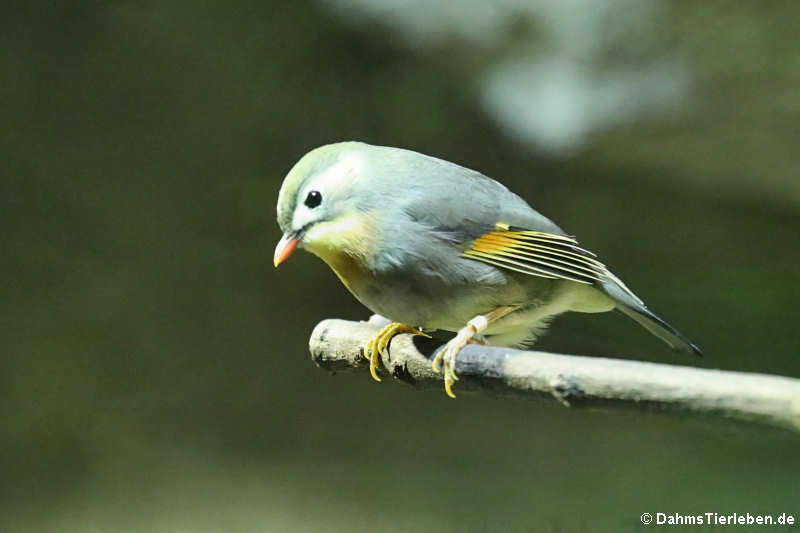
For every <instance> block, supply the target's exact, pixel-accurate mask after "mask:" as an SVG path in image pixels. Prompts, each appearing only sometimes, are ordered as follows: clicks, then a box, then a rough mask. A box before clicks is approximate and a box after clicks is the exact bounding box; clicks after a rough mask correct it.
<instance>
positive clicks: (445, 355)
mask: <svg viewBox="0 0 800 533" xmlns="http://www.w3.org/2000/svg"><path fill="white" fill-rule="evenodd" d="M473 335H475V331H474V330H473V329H472V328H470V327H469V326H468V327H466V328H463V329H461V330H459V332H458V333H457V334H456V336H455V337H453V338H452V339H450V341H449V342H448V343H447V344H446V345H445V346H444V348H442V349H441V350H439V353H438V354H436V357H434V359H433V362H431V368H433V371H434V372H439V368H440V367H442V371H443V373H444V392H445V393H446V394H447V395H448V396H450V397H451V398H455V397H456V395H455V394H453V383H455V382H456V381H458V376H457V375H456V357H458V352H460V351H461V348H463V347H464V346H466V345H467V344H470V343H474V344H486V341H484V340H483V339H475V338H474V337H473Z"/></svg>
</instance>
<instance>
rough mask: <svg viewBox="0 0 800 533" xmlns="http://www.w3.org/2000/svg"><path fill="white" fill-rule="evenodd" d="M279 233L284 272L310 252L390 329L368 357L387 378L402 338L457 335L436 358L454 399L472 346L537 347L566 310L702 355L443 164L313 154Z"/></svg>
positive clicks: (508, 204)
mask: <svg viewBox="0 0 800 533" xmlns="http://www.w3.org/2000/svg"><path fill="white" fill-rule="evenodd" d="M278 224H279V225H280V227H281V230H282V231H283V238H282V239H281V240H280V242H279V243H278V245H277V247H276V248H275V258H274V262H275V266H276V267H277V266H278V265H279V264H280V263H282V262H283V261H285V260H286V259H287V258H288V257H289V256H290V255H291V254H292V252H294V250H295V249H296V248H297V247H300V248H305V249H306V250H308V251H310V252H312V253H314V254H316V255H317V256H319V257H320V258H321V259H322V260H323V261H325V262H326V263H327V264H328V266H330V267H331V268H332V269H333V271H334V272H335V273H336V275H337V276H338V277H339V279H341V280H342V283H344V284H345V286H346V287H347V288H348V289H349V290H350V292H351V293H353V295H354V296H355V297H356V298H358V300H359V301H360V302H361V303H362V304H364V305H365V306H366V307H368V308H369V309H370V310H372V311H373V312H375V313H378V314H380V315H382V316H384V317H386V318H388V319H390V320H391V321H393V322H391V323H390V324H388V325H386V326H385V327H384V328H383V329H382V330H381V331H380V332H379V333H378V334H377V335H376V336H375V337H374V338H373V339H372V340H370V341H369V342H368V343H367V345H366V346H365V349H364V355H365V356H366V357H367V359H369V361H370V372H371V374H372V376H373V377H374V378H375V379H376V380H378V381H380V378H379V377H378V374H377V372H376V368H377V365H378V363H379V358H380V356H381V355H383V353H384V350H385V349H386V346H387V345H388V343H389V341H390V340H391V338H392V337H393V336H394V335H397V334H398V333H404V332H408V333H415V334H420V335H425V333H424V332H425V331H430V330H445V331H451V332H456V335H455V337H453V339H452V340H450V341H449V342H448V343H447V344H446V346H445V347H444V348H443V349H442V350H440V351H439V352H438V354H437V356H436V357H435V358H434V360H433V363H432V364H433V368H434V370H436V371H437V372H438V371H439V368H440V367H442V371H443V373H444V385H445V392H446V393H447V395H448V396H450V397H455V396H454V394H453V391H452V386H453V383H454V381H456V380H457V379H458V378H457V376H456V373H455V362H456V357H457V355H458V352H459V351H460V350H461V349H462V348H463V347H464V346H465V345H466V344H467V343H470V342H478V343H482V344H489V345H497V346H521V345H529V344H531V343H532V342H533V341H534V340H535V338H536V337H537V335H539V334H541V333H542V332H543V330H544V329H545V327H546V326H547V324H548V321H549V320H550V319H551V318H553V317H554V316H556V315H558V314H561V313H564V312H565V311H577V312H582V313H600V312H604V311H611V310H612V309H619V310H620V311H622V312H623V313H625V314H626V315H628V316H629V317H631V318H632V319H633V320H635V321H636V322H638V323H639V324H641V325H642V326H644V327H645V328H647V330H648V331H650V332H651V333H653V334H654V335H656V336H657V337H659V338H661V339H662V340H663V341H664V342H666V343H667V344H669V345H670V346H671V347H672V348H674V349H677V350H681V351H684V352H689V353H695V354H697V355H700V353H701V352H700V350H699V349H698V348H697V346H695V345H694V344H692V343H691V342H690V341H689V340H688V339H687V338H686V337H684V336H683V335H681V334H680V333H679V332H678V331H677V330H675V329H674V328H673V327H672V326H670V325H669V324H667V323H666V322H664V321H663V320H661V319H660V318H658V317H657V316H656V315H655V314H653V313H652V312H651V311H650V310H649V309H647V307H646V306H645V304H644V302H642V300H640V299H639V298H638V297H637V296H636V295H635V294H633V292H631V290H630V289H628V288H627V287H626V286H625V284H624V283H622V281H621V280H620V279H619V278H618V277H616V276H615V275H614V274H612V273H611V272H610V271H609V270H608V269H607V268H606V267H605V265H603V263H601V262H600V261H598V259H597V258H596V256H595V255H594V254H593V253H591V252H589V251H587V250H585V249H583V248H581V247H580V246H578V241H577V240H575V238H574V237H572V236H570V235H568V234H567V233H565V232H564V231H563V230H562V229H561V228H559V227H558V226H556V225H555V224H554V223H553V222H552V221H550V220H549V219H548V218H546V217H544V216H543V215H541V214H539V213H538V212H537V211H535V210H534V209H533V208H532V207H531V206H529V205H528V204H527V203H526V202H525V201H524V200H523V199H522V198H520V197H519V196H517V195H516V194H514V193H513V192H511V191H509V190H508V189H507V188H506V187H505V186H503V185H501V184H500V183H498V182H496V181H495V180H493V179H491V178H488V177H486V176H484V175H483V174H481V173H479V172H476V171H474V170H470V169H467V168H464V167H461V166H459V165H456V164H454V163H450V162H447V161H444V160H441V159H437V158H435V157H430V156H426V155H423V154H420V153H417V152H412V151H410V150H403V149H400V148H390V147H384V146H372V145H369V144H364V143H360V142H342V143H336V144H329V145H326V146H322V147H319V148H316V149H314V150H312V151H311V152H309V153H307V154H306V155H305V156H303V158H302V159H300V161H299V162H297V164H295V166H294V167H293V168H292V169H291V170H290V171H289V174H288V175H287V176H286V179H285V180H284V182H283V185H282V186H281V190H280V194H279V195H278Z"/></svg>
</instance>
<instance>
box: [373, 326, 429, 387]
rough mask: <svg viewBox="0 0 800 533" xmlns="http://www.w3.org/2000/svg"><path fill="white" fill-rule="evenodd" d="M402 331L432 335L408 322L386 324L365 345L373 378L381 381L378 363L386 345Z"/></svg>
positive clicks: (426, 335) (425, 335)
mask: <svg viewBox="0 0 800 533" xmlns="http://www.w3.org/2000/svg"><path fill="white" fill-rule="evenodd" d="M401 333H412V334H414V335H421V336H423V337H428V338H430V335H428V334H427V333H424V332H423V331H421V330H419V329H417V328H415V327H412V326H409V325H408V324H401V323H400V322H391V323H389V324H386V325H385V326H384V327H383V328H381V330H380V331H379V332H378V333H377V334H376V335H375V336H374V337H372V338H371V339H370V340H369V342H367V344H366V346H364V357H366V358H367V359H368V360H369V373H370V375H371V376H372V379H374V380H375V381H380V380H381V378H380V376H378V365H379V364H380V361H381V357H383V355H384V354H385V353H386V347H387V346H388V345H389V342H391V340H392V337H394V336H395V335H399V334H401Z"/></svg>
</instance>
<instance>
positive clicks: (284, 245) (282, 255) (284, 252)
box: [272, 233, 300, 267]
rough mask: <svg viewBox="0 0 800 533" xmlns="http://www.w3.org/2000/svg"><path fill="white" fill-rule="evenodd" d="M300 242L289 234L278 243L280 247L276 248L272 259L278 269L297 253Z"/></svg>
mask: <svg viewBox="0 0 800 533" xmlns="http://www.w3.org/2000/svg"><path fill="white" fill-rule="evenodd" d="M299 242H300V239H297V238H296V237H292V236H291V235H289V234H288V233H287V234H285V235H284V236H283V237H281V240H280V241H278V246H276V247H275V256H274V257H273V259H272V262H273V263H274V264H275V266H276V267H277V266H278V265H280V264H281V263H283V262H284V261H286V260H287V259H289V256H290V255H292V252H294V251H295V249H296V248H297V243H299Z"/></svg>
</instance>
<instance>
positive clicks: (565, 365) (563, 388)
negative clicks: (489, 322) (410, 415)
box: [309, 319, 800, 431]
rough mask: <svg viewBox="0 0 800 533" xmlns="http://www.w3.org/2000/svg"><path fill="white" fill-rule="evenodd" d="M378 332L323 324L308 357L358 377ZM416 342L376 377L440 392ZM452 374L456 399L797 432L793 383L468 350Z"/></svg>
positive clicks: (402, 339) (406, 341)
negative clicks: (475, 394) (602, 408)
mask: <svg viewBox="0 0 800 533" xmlns="http://www.w3.org/2000/svg"><path fill="white" fill-rule="evenodd" d="M378 330H379V328H378V326H376V325H373V324H370V323H368V322H349V321H345V320H336V319H330V320H324V321H322V322H320V323H319V324H318V325H317V327H316V328H315V329H314V332H313V333H312V335H311V340H310V343H309V347H310V350H311V356H312V358H313V360H314V362H316V363H317V365H318V366H320V367H322V368H324V369H326V370H329V371H334V372H337V371H349V370H366V369H367V367H368V364H367V360H366V359H365V358H364V357H363V356H362V355H361V348H362V347H363V346H364V345H365V344H366V342H367V341H368V340H369V339H370V338H371V337H372V336H373V335H375V333H377V331H378ZM424 342H425V339H422V338H421V337H413V336H411V335H408V334H404V335H398V336H397V337H395V338H394V339H393V340H392V343H391V345H390V349H389V352H388V354H387V355H386V356H385V357H384V358H383V366H384V369H385V372H383V373H382V375H383V376H386V375H387V374H388V375H390V376H393V377H395V378H396V379H398V380H400V381H403V382H406V383H409V384H411V385H413V386H415V387H417V388H431V387H436V388H443V384H442V376H441V374H437V373H435V372H433V371H432V370H431V366H430V360H429V359H428V358H427V357H426V356H425V355H423V354H422V353H421V352H420V351H419V349H418V347H417V345H420V346H423V344H424ZM428 344H429V343H428ZM433 346H435V345H433ZM429 347H431V346H430V344H429ZM422 349H423V351H429V350H427V349H426V348H425V347H424V346H423V348H422ZM430 351H432V350H430ZM429 355H430V354H429ZM456 372H457V373H458V376H459V377H460V379H459V381H458V382H457V386H456V394H458V393H463V392H466V391H476V390H477V391H481V392H484V393H489V394H492V395H501V396H502V395H512V396H525V397H532V396H539V397H541V396H549V397H553V398H555V399H557V400H558V401H559V402H561V403H562V404H564V405H568V406H569V405H584V404H585V405H603V404H615V405H635V406H637V407H655V408H660V409H681V410H686V411H694V412H700V413H711V414H716V415H721V416H726V417H730V418H736V419H743V420H752V421H756V422H760V423H765V424H772V425H776V426H781V427H785V428H790V429H793V430H795V431H800V380H798V379H792V378H786V377H781V376H770V375H766V374H748V373H743V372H730V371H722V370H706V369H700V368H692V367H685V366H677V365H666V364H656V363H646V362H639V361H626V360H619V359H608V358H602V357H585V356H578V355H560V354H553V353H546V352H535V351H530V352H529V351H521V350H514V349H511V348H498V347H490V346H480V345H474V344H472V345H468V346H467V347H465V348H464V349H463V350H462V351H461V353H460V354H459V357H458V362H457V365H456ZM384 380H385V379H384ZM442 394H444V392H442Z"/></svg>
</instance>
